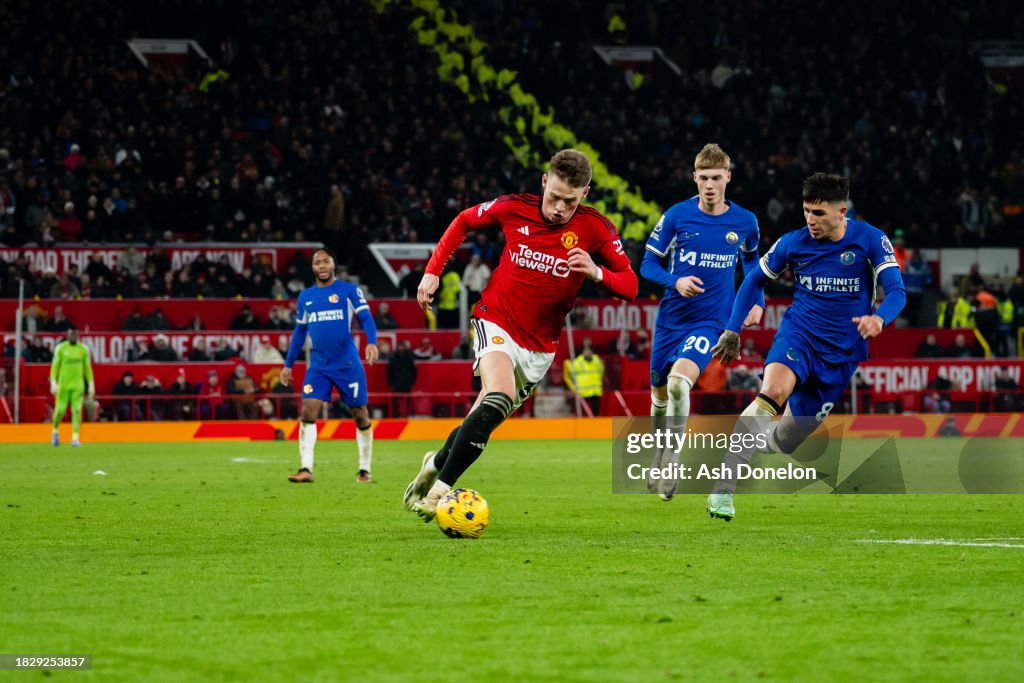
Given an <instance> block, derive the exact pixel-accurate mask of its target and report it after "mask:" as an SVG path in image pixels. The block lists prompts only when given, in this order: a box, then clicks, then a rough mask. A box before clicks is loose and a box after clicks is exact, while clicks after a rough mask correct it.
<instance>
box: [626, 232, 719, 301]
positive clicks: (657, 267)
mask: <svg viewBox="0 0 1024 683" xmlns="http://www.w3.org/2000/svg"><path fill="white" fill-rule="evenodd" d="M665 221H666V217H665V216H664V215H663V216H662V217H661V220H659V221H658V224H657V225H655V226H654V230H652V231H651V236H650V237H648V238H647V245H646V246H645V247H644V257H643V259H642V260H641V261H640V275H641V276H642V277H643V278H645V279H647V280H650V281H651V282H656V283H658V284H659V285H661V286H662V287H664V288H665V289H666V290H671V289H675V290H676V291H677V292H679V295H680V296H684V297H687V298H688V297H691V296H696V295H697V294H702V293H703V292H704V290H703V289H702V288H701V285H703V284H704V283H703V282H702V281H701V279H700V278H699V277H697V276H695V275H687V276H686V277H679V276H678V275H673V274H672V273H670V272H669V271H668V269H667V268H665V259H666V258H667V256H668V253H669V252H670V251H671V250H672V242H673V240H674V239H675V230H674V228H673V227H672V226H671V225H670V226H669V227H668V228H666V227H665Z"/></svg>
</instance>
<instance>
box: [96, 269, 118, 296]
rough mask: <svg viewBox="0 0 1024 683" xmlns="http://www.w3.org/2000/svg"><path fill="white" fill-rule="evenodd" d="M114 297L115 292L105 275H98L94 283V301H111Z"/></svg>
mask: <svg viewBox="0 0 1024 683" xmlns="http://www.w3.org/2000/svg"><path fill="white" fill-rule="evenodd" d="M113 296H114V290H113V289H111V287H110V283H109V281H108V280H107V278H106V276H104V275H97V276H96V277H95V279H94V280H93V283H92V298H93V299H110V298H112V297H113Z"/></svg>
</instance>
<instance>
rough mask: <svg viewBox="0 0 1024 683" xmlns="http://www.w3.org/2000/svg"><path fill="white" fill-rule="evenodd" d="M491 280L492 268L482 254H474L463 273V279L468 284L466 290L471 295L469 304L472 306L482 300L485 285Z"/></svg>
mask: <svg viewBox="0 0 1024 683" xmlns="http://www.w3.org/2000/svg"><path fill="white" fill-rule="evenodd" d="M490 280H491V269H490V267H489V266H488V265H487V264H486V263H484V262H483V259H481V258H480V254H473V255H472V256H470V257H469V263H468V264H467V265H466V270H465V271H464V272H463V273H462V281H463V282H464V283H465V285H466V292H467V294H468V296H469V305H470V306H472V305H473V304H475V303H476V302H477V301H480V296H481V294H482V292H483V291H484V287H486V286H487V283H488V282H490Z"/></svg>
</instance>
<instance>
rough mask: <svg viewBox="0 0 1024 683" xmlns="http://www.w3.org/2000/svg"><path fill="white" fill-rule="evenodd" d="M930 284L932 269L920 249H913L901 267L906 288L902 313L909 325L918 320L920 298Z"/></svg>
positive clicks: (915, 323) (914, 323) (917, 322)
mask: <svg viewBox="0 0 1024 683" xmlns="http://www.w3.org/2000/svg"><path fill="white" fill-rule="evenodd" d="M931 284H932V270H931V268H929V267H928V262H927V261H925V260H924V257H923V256H922V255H921V250H920V249H914V250H913V251H912V252H911V253H910V259H908V260H907V263H906V266H905V267H904V268H903V285H904V286H905V287H906V289H907V305H906V306H905V307H904V308H903V315H904V316H905V317H906V318H907V321H908V322H909V323H910V324H911V325H918V324H919V322H920V320H919V317H920V313H921V299H922V298H923V297H924V292H925V290H927V289H929V288H930V287H931Z"/></svg>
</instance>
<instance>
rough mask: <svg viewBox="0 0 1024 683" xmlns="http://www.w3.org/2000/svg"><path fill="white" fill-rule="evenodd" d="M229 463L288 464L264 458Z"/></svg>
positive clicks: (236, 459)
mask: <svg viewBox="0 0 1024 683" xmlns="http://www.w3.org/2000/svg"><path fill="white" fill-rule="evenodd" d="M231 462H248V463H256V464H259V465H268V464H279V463H282V462H288V461H287V460H267V459H266V458H231ZM321 464H323V463H321Z"/></svg>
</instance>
